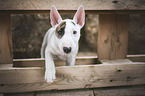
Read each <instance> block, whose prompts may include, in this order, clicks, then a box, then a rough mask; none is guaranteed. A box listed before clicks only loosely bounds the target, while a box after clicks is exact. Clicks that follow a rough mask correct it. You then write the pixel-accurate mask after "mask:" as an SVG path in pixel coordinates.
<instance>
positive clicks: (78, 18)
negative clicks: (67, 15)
mask: <svg viewBox="0 0 145 96" xmlns="http://www.w3.org/2000/svg"><path fill="white" fill-rule="evenodd" d="M73 20H74V21H75V22H76V23H77V24H79V25H80V26H81V28H82V27H83V26H84V24H85V11H84V7H83V5H81V6H80V7H79V8H78V10H77V12H76V14H75V16H74V18H73Z"/></svg>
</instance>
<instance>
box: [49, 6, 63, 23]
mask: <svg viewBox="0 0 145 96" xmlns="http://www.w3.org/2000/svg"><path fill="white" fill-rule="evenodd" d="M50 20H51V25H52V26H55V25H56V24H58V23H59V22H60V21H62V18H61V16H60V14H59V13H58V11H57V9H56V7H55V6H54V5H52V7H51V11H50Z"/></svg>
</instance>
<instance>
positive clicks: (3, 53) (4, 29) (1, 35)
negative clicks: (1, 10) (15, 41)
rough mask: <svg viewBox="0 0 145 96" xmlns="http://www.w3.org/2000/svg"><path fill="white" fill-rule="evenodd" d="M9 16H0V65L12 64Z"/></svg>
mask: <svg viewBox="0 0 145 96" xmlns="http://www.w3.org/2000/svg"><path fill="white" fill-rule="evenodd" d="M12 54H13V52H12V32H11V24H10V15H0V64H12V63H13V60H12V58H13V55H12Z"/></svg>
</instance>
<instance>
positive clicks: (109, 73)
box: [0, 61, 145, 93]
mask: <svg viewBox="0 0 145 96" xmlns="http://www.w3.org/2000/svg"><path fill="white" fill-rule="evenodd" d="M112 62H113V61H112ZM114 62H116V64H115V63H113V64H100V65H81V66H73V67H71V66H67V67H66V66H63V67H56V72H57V74H56V77H57V79H56V80H55V81H54V83H52V84H48V83H46V82H45V80H44V70H43V68H39V67H38V68H36V67H35V68H34V67H33V68H30V67H29V68H11V69H0V77H3V78H0V93H13V92H30V91H40V90H64V89H78V88H95V87H108V86H124V85H136V84H145V81H144V80H145V63H141V62H137V63H135V62H131V63H129V64H126V63H125V62H124V64H122V63H121V64H118V62H120V61H114ZM136 70H138V71H136ZM78 73H79V74H78Z"/></svg>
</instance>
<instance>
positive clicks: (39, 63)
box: [13, 55, 145, 67]
mask: <svg viewBox="0 0 145 96" xmlns="http://www.w3.org/2000/svg"><path fill="white" fill-rule="evenodd" d="M127 58H128V59H129V60H131V61H133V62H145V55H127ZM13 63H14V64H13V66H14V67H44V59H41V58H34V59H13ZM96 63H97V64H101V62H100V61H99V60H98V57H97V56H87V57H85V56H83V57H77V58H76V65H94V64H96ZM55 66H65V62H63V61H60V60H55Z"/></svg>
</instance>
